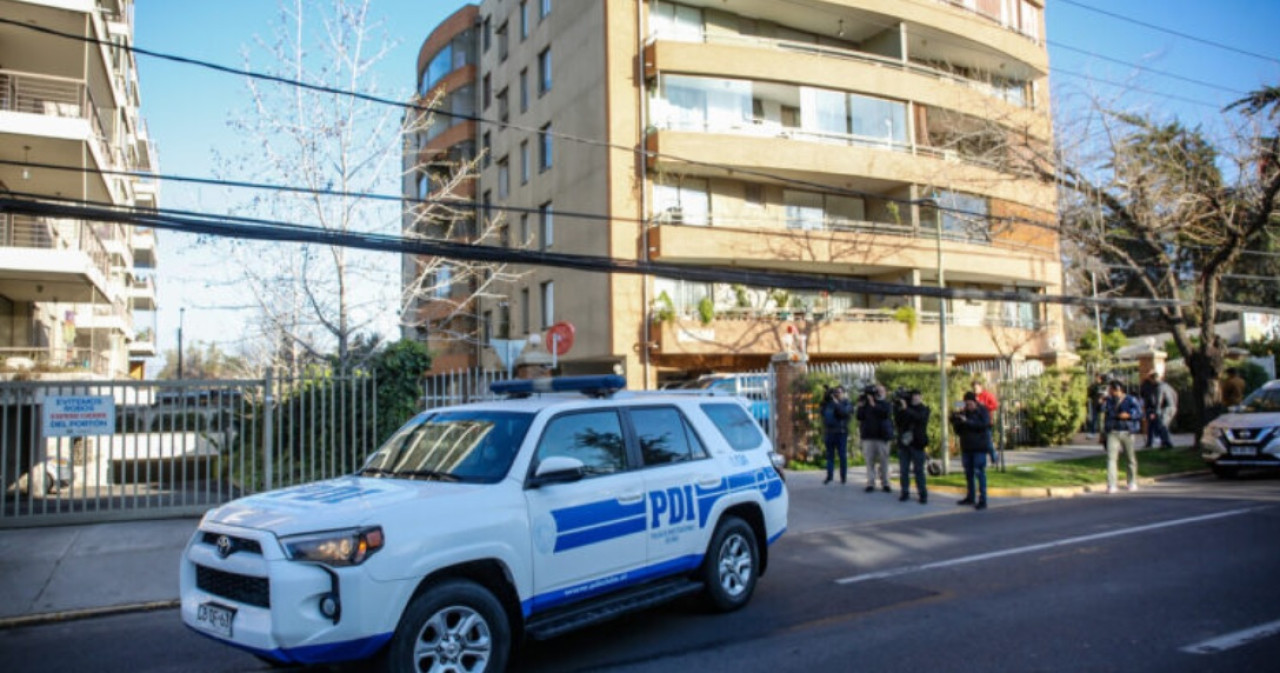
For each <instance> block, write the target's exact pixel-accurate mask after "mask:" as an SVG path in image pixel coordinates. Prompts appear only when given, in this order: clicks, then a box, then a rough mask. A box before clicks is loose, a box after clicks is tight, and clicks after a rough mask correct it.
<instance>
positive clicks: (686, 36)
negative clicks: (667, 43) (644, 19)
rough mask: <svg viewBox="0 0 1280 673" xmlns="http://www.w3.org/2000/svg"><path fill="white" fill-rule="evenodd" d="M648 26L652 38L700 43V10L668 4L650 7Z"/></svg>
mask: <svg viewBox="0 0 1280 673" xmlns="http://www.w3.org/2000/svg"><path fill="white" fill-rule="evenodd" d="M652 7H653V9H652V10H651V11H650V12H649V26H650V30H651V31H652V32H653V36H654V37H656V38H661V39H664V40H682V41H686V42H701V41H702V10H701V9H698V8H695V7H686V6H684V5H677V4H673V3H669V2H664V3H661V4H654V5H652Z"/></svg>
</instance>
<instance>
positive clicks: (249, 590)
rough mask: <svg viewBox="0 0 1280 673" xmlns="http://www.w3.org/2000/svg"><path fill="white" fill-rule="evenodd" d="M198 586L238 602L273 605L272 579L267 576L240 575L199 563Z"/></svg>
mask: <svg viewBox="0 0 1280 673" xmlns="http://www.w3.org/2000/svg"><path fill="white" fill-rule="evenodd" d="M196 586H197V587H199V588H200V590H201V591H204V592H206V593H211V594H213V595H214V596H221V597H222V598H226V599H227V600H232V601H235V602H237V603H245V604H246V605H256V606H258V607H260V608H269V607H271V581H270V580H268V579H267V578H265V577H252V576H250V575H238V574H236V573H229V572H226V571H222V570H216V569H214V568H209V567H206V566H202V565H199V564H197V565H196Z"/></svg>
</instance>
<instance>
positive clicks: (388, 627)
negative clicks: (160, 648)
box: [179, 524, 402, 664]
mask: <svg viewBox="0 0 1280 673" xmlns="http://www.w3.org/2000/svg"><path fill="white" fill-rule="evenodd" d="M206 534H210V535H209V536H208V537H210V538H216V537H217V536H221V535H227V536H229V537H231V538H232V539H233V540H234V541H235V542H234V543H233V545H232V546H233V547H235V548H237V550H236V551H233V552H232V553H230V554H229V555H226V556H223V555H222V554H220V553H219V551H218V547H217V546H216V545H215V544H211V542H210V541H209V540H206ZM179 583H180V587H181V597H182V599H181V603H182V604H181V611H182V621H183V623H184V624H186V625H187V626H188V627H189V628H191V629H192V630H194V631H196V632H198V633H200V634H202V635H205V636H208V637H210V638H213V639H215V640H218V641H220V642H223V643H226V644H228V645H232V646H234V647H238V648H241V649H244V650H247V651H249V652H252V653H254V654H257V655H260V656H263V657H267V658H269V659H273V660H276V661H279V662H283V663H300V664H318V663H331V662H339V661H351V660H356V659H363V658H367V657H370V656H372V655H374V654H376V653H377V652H378V650H379V649H381V648H382V646H383V645H385V644H386V643H387V641H389V640H390V639H391V635H392V632H393V631H394V629H395V624H396V621H397V620H398V618H399V615H400V609H399V607H400V606H398V605H397V601H398V600H399V598H398V596H400V595H401V592H400V589H402V588H401V587H400V586H399V584H398V583H390V582H378V581H375V580H373V579H372V578H371V577H370V576H369V574H368V573H367V572H365V570H364V569H363V568H362V567H359V566H357V567H352V568H337V569H329V568H324V567H321V566H318V565H315V564H308V563H298V562H295V561H290V560H289V559H287V558H285V556H284V553H283V551H282V550H281V549H280V545H279V543H278V542H277V541H276V538H275V536H274V535H272V534H270V533H267V532H264V531H259V530H253V529H245V528H235V527H230V526H221V525H217V524H204V525H203V526H202V527H201V529H200V530H197V531H196V534H195V536H194V537H193V538H192V540H191V542H190V543H189V544H188V545H187V549H186V552H185V553H184V554H183V558H182V566H181V568H180V571H179ZM326 597H329V598H334V599H336V600H337V602H338V606H339V608H340V609H339V611H338V613H337V614H336V615H335V614H332V611H331V614H329V615H326V614H325V613H324V612H322V610H321V603H322V601H323V600H325V598H326ZM209 604H212V605H214V606H218V607H221V608H227V609H230V610H233V611H234V616H233V618H232V620H231V622H230V628H229V631H230V634H229V635H228V634H227V633H226V632H225V631H217V630H215V629H214V628H212V627H211V626H210V625H208V624H206V623H204V622H202V621H200V620H199V619H198V615H199V612H200V608H201V606H204V605H209Z"/></svg>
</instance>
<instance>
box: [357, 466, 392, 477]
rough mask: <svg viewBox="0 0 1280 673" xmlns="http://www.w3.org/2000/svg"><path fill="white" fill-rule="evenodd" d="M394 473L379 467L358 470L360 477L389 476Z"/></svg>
mask: <svg viewBox="0 0 1280 673" xmlns="http://www.w3.org/2000/svg"><path fill="white" fill-rule="evenodd" d="M395 473H396V472H395V470H388V469H386V468H381V467H366V468H364V469H363V470H360V474H362V475H363V474H376V475H391V474H395Z"/></svg>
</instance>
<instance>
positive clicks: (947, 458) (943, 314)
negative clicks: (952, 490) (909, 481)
mask: <svg viewBox="0 0 1280 673" xmlns="http://www.w3.org/2000/svg"><path fill="white" fill-rule="evenodd" d="M933 211H934V215H935V217H934V225H935V227H936V232H937V235H938V236H937V239H938V289H945V288H946V286H947V280H946V273H945V272H944V271H943V270H942V208H941V206H940V205H939V204H938V199H937V195H936V194H935V195H934V198H933ZM938 373H939V374H940V375H941V379H942V391H941V399H942V408H941V409H939V410H938V413H939V414H940V415H939V416H938V420H940V421H942V422H941V423H939V424H938V426H939V427H940V428H942V430H941V432H940V433H939V436H940V438H941V441H942V473H943V474H951V450H950V449H951V445H950V437H949V434H950V433H948V432H947V418H948V413H949V412H948V407H949V406H950V402H949V401H948V400H947V298H946V297H942V296H939V297H938Z"/></svg>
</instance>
